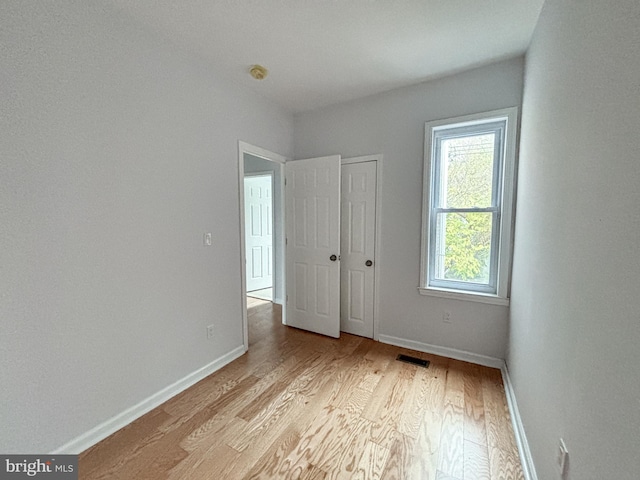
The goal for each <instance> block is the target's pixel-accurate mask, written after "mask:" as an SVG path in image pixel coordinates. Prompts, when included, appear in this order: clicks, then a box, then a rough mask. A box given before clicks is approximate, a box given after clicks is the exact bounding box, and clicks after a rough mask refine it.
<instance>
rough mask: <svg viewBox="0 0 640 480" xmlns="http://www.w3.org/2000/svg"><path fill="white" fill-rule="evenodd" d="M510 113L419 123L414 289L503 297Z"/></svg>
mask: <svg viewBox="0 0 640 480" xmlns="http://www.w3.org/2000/svg"><path fill="white" fill-rule="evenodd" d="M516 119H517V109H516V108H510V109H506V110H500V111H496V112H488V113H484V114H479V115H471V116H467V117H461V118H454V119H449V120H442V121H435V122H429V123H427V124H426V126H425V156H424V185H423V192H424V194H423V195H424V201H423V215H422V217H423V220H422V222H423V228H422V265H421V272H420V293H423V294H427V295H441V296H449V297H451V296H453V297H455V298H464V299H471V300H478V301H484V302H488V303H500V304H506V303H507V302H508V300H507V286H508V275H509V262H510V255H511V248H510V247H511V226H512V199H513V188H514V163H515V132H516Z"/></svg>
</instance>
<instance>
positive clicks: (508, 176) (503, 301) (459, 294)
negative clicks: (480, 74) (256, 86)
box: [418, 107, 518, 305]
mask: <svg viewBox="0 0 640 480" xmlns="http://www.w3.org/2000/svg"><path fill="white" fill-rule="evenodd" d="M500 118H506V119H507V127H506V141H505V154H504V165H503V171H502V184H501V185H500V186H499V188H501V189H502V215H501V218H500V229H499V242H500V245H499V249H500V250H499V254H498V255H499V256H498V267H497V270H498V279H497V292H496V293H495V294H487V293H481V292H476V291H473V290H456V289H449V288H443V287H433V286H429V285H428V272H429V241H430V221H429V215H430V212H431V192H430V186H431V175H432V168H433V164H434V162H433V158H432V156H433V152H432V145H433V130H434V128H437V127H441V126H445V125H446V126H450V127H452V128H453V127H463V126H466V125H474V124H478V123H485V122H486V123H489V122H492V121H495V120H497V119H500ZM517 123H518V108H517V107H510V108H505V109H501V110H494V111H491V112H484V113H477V114H473V115H465V116H463V117H456V118H448V119H443V120H436V121H433V122H427V123H425V141H424V170H423V184H422V192H423V193H422V241H421V251H420V258H421V261H420V282H419V286H418V290H419V292H420V293H421V294H422V295H430V296H437V297H445V298H454V299H458V300H469V301H474V302H481V303H489V304H495V305H508V304H509V299H508V288H509V275H510V268H511V247H512V245H511V244H512V239H511V237H512V231H513V228H512V226H513V196H514V189H515V162H516V132H517Z"/></svg>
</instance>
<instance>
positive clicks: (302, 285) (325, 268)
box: [285, 155, 340, 338]
mask: <svg viewBox="0 0 640 480" xmlns="http://www.w3.org/2000/svg"><path fill="white" fill-rule="evenodd" d="M285 170H286V185H285V190H286V225H287V241H286V247H287V262H286V263H287V325H290V326H292V327H297V328H302V329H305V330H309V331H312V332H316V333H320V334H323V335H328V336H331V337H336V338H338V337H339V336H340V155H332V156H329V157H320V158H311V159H305V160H295V161H291V162H287V163H286V165H285Z"/></svg>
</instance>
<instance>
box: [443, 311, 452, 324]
mask: <svg viewBox="0 0 640 480" xmlns="http://www.w3.org/2000/svg"><path fill="white" fill-rule="evenodd" d="M442 321H443V322H444V323H451V312H449V311H445V312H444V313H443V314H442Z"/></svg>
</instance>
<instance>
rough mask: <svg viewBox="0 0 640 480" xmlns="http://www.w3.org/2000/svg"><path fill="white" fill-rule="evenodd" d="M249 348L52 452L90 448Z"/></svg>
mask: <svg viewBox="0 0 640 480" xmlns="http://www.w3.org/2000/svg"><path fill="white" fill-rule="evenodd" d="M245 351H246V349H245V348H244V345H240V346H239V347H236V348H234V349H233V350H231V351H230V352H229V353H226V354H225V355H222V356H221V357H219V358H218V359H216V360H214V361H213V362H211V363H209V364H208V365H205V366H204V367H202V368H199V369H198V370H196V371H195V372H191V373H190V374H188V375H187V376H185V377H183V378H181V379H180V380H178V381H177V382H174V383H172V384H171V385H169V386H167V387H165V388H163V389H162V390H160V391H159V392H156V393H154V394H153V395H151V396H150V397H147V398H146V399H144V400H142V401H141V402H139V403H137V404H136V405H134V406H132V407H129V408H127V409H126V410H124V411H123V412H121V413H119V414H118V415H116V416H114V417H111V418H110V419H109V420H107V421H105V422H103V423H101V424H100V425H97V426H96V427H94V428H92V429H91V430H89V431H88V432H85V433H83V434H82V435H80V436H78V437H76V438H74V439H73V440H71V441H69V442H67V443H65V444H64V445H62V446H61V447H59V448H57V449H55V450H54V451H52V452H50V454H51V455H61V454H79V453H80V452H83V451H84V450H86V449H87V448H89V447H91V446H93V445H95V444H96V443H98V442H99V441H100V440H103V439H105V438H107V437H108V436H109V435H111V434H113V433H115V432H117V431H118V430H120V429H121V428H122V427H125V426H127V425H129V424H130V423H131V422H133V421H134V420H136V419H138V418H140V417H141V416H142V415H144V414H145V413H148V412H150V411H151V410H153V409H154V408H156V407H158V406H160V405H162V404H163V403H164V402H166V401H167V400H169V399H171V398H173V397H175V396H176V395H178V394H179V393H180V392H183V391H184V390H186V389H187V388H189V387H191V386H192V385H195V384H196V383H198V382H199V381H200V380H202V379H203V378H206V377H208V376H209V375H211V374H212V373H214V372H215V371H217V370H219V369H221V368H222V367H224V366H225V365H227V364H228V363H231V362H232V361H234V360H235V359H236V358H238V357H240V356H242V355H243V354H244V352H245Z"/></svg>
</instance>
